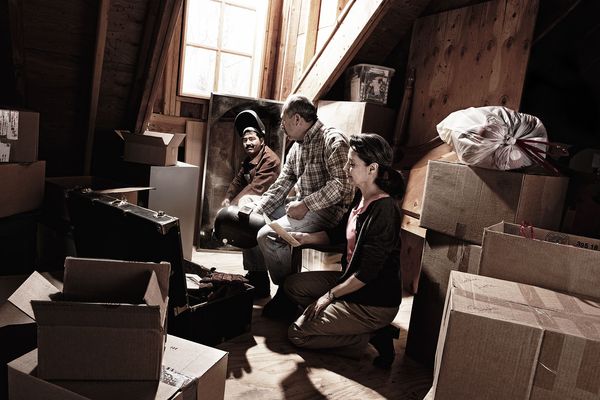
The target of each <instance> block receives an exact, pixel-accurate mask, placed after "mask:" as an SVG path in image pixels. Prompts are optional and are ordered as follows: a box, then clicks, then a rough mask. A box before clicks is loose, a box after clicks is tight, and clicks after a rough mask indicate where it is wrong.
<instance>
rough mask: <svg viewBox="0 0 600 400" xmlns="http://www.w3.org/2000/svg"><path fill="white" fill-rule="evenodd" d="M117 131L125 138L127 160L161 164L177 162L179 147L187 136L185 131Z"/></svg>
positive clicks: (166, 164)
mask: <svg viewBox="0 0 600 400" xmlns="http://www.w3.org/2000/svg"><path fill="white" fill-rule="evenodd" d="M116 132H117V134H118V135H119V136H120V137H121V138H122V139H123V140H125V154H124V160H125V161H129V162H136V163H140V164H149V165H159V166H169V165H175V164H177V152H178V148H179V146H180V145H181V142H183V139H184V138H185V134H183V133H162V132H152V131H146V132H144V133H143V134H137V133H131V132H128V131H116Z"/></svg>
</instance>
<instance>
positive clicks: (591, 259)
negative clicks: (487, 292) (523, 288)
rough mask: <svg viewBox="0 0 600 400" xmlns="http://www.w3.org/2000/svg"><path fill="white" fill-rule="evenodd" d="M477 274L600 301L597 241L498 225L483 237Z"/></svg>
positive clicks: (599, 249) (598, 244)
mask: <svg viewBox="0 0 600 400" xmlns="http://www.w3.org/2000/svg"><path fill="white" fill-rule="evenodd" d="M477 273H478V274H480V275H485V276H490V277H493V278H498V279H506V280H511V281H515V282H521V283H526V284H529V285H535V286H540V287H543V288H546V289H551V290H556V291H559V292H564V293H568V294H571V295H574V296H583V297H589V298H592V299H600V240H598V239H591V238H586V237H582V236H575V235H569V234H566V233H561V232H554V231H549V230H546V229H541V228H536V227H527V228H525V227H521V226H520V225H516V224H511V223H508V222H501V223H499V224H496V225H493V226H490V227H488V228H486V229H485V231H484V233H483V248H482V251H481V261H480V263H479V268H478V270H477Z"/></svg>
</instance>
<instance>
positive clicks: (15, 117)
mask: <svg viewBox="0 0 600 400" xmlns="http://www.w3.org/2000/svg"><path fill="white" fill-rule="evenodd" d="M0 136H5V137H6V138H7V139H9V140H18V139H19V112H18V111H11V110H0Z"/></svg>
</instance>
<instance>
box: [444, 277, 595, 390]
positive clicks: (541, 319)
mask: <svg viewBox="0 0 600 400" xmlns="http://www.w3.org/2000/svg"><path fill="white" fill-rule="evenodd" d="M599 328H600V304H599V303H594V302H590V301H584V300H580V299H578V298H576V297H572V296H568V295H565V294H561V293H558V292H553V291H550V290H546V289H541V288H537V287H535V286H529V285H524V284H520V283H515V282H508V281H502V280H499V279H493V278H488V277H483V276H478V275H470V274H465V273H462V272H458V271H452V273H451V275H450V284H449V288H448V295H447V297H446V308H445V310H444V319H443V322H442V330H441V331H440V340H439V343H438V350H437V353H436V365H435V375H434V385H433V386H434V394H435V399H437V400H444V399H452V400H455V399H494V400H503V399H506V400H508V399H510V400H515V399H517V400H519V399H530V400H534V399H535V400H538V399H539V400H542V399H544V400H558V399H561V400H564V399H580V400H588V399H589V400H592V399H598V396H600V370H599V369H598V365H599V362H600V330H599Z"/></svg>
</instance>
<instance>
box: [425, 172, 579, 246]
mask: <svg viewBox="0 0 600 400" xmlns="http://www.w3.org/2000/svg"><path fill="white" fill-rule="evenodd" d="M567 186H568V178H566V177H556V176H546V175H532V174H524V173H520V172H509V171H496V170H490V169H485V168H477V167H470V166H468V165H465V164H458V163H453V162H443V161H430V162H429V163H428V167H427V178H426V184H425V192H424V194H423V209H422V211H421V219H420V223H421V226H422V227H424V228H427V229H432V230H434V231H437V232H441V233H444V234H446V235H449V236H453V237H455V238H457V239H461V240H466V241H469V242H471V243H476V244H479V245H480V244H481V238H482V235H483V229H484V228H485V227H488V226H490V225H493V224H497V223H498V222H500V221H509V222H515V223H521V222H523V221H527V222H528V223H530V224H532V225H534V226H539V227H541V228H546V229H557V228H558V227H559V226H560V222H561V217H562V212H563V206H564V202H565V196H566V192H567Z"/></svg>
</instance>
